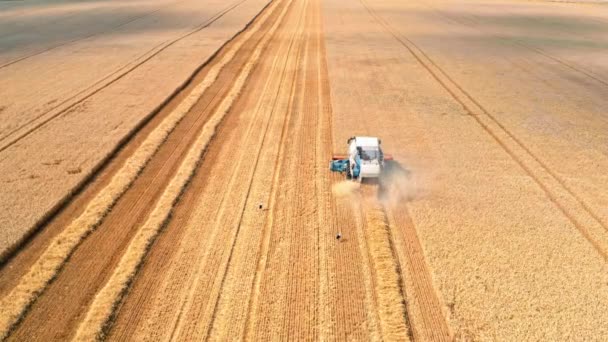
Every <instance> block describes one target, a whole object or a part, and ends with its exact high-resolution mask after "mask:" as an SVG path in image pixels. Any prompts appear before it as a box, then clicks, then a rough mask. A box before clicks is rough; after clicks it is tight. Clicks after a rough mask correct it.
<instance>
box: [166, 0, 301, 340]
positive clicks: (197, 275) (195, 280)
mask: <svg viewBox="0 0 608 342" xmlns="http://www.w3.org/2000/svg"><path fill="white" fill-rule="evenodd" d="M290 4H291V2H290V3H288V4H286V5H285V6H284V7H283V9H282V11H281V14H280V16H279V18H277V20H276V21H275V23H274V24H273V28H271V29H270V30H269V33H267V34H266V35H265V40H264V42H269V41H270V40H271V39H272V36H273V35H274V30H276V29H277V28H278V26H279V25H280V24H281V23H282V21H283V18H284V16H285V14H286V13H287V11H288V9H289V7H290ZM278 63H279V58H278V56H277V58H275V59H273V63H272V66H271V69H272V70H274V69H277V68H279V66H278ZM283 71H284V70H283ZM270 83H271V82H270V79H268V80H267V81H266V82H265V84H264V88H263V90H262V93H263V94H265V93H267V92H268V91H269V90H268V88H269V87H270ZM275 98H276V96H275ZM262 100H263V97H260V98H259V100H258V103H257V105H256V109H255V111H254V112H255V114H256V115H254V118H253V119H252V120H251V122H250V125H249V126H248V128H247V133H246V135H247V136H249V135H251V134H252V127H253V125H254V123H255V122H254V121H255V118H257V116H258V113H259V112H260V111H261V109H260V107H261V106H262ZM239 160H242V158H241V159H239ZM239 165H240V162H239ZM237 169H238V166H237V167H236V168H234V172H237ZM235 177H236V174H233V175H231V178H230V181H229V186H228V188H232V187H233V185H234V182H235ZM220 208H222V209H220V213H218V214H217V215H216V216H221V212H223V211H224V209H223V208H224V206H223V203H222V204H221V205H220ZM218 228H219V227H218V225H217V224H216V225H215V226H214V229H213V230H211V234H212V236H211V237H210V238H209V239H208V241H209V242H210V243H211V242H212V241H214V240H215V238H216V232H217V229H218ZM209 247H211V246H209ZM207 257H208V256H207V254H205V255H204V256H203V259H202V260H201V261H199V262H198V264H199V265H201V266H202V265H204V264H206V263H207ZM201 275H202V274H201V269H200V267H198V268H197V269H196V271H195V274H194V276H193V280H192V281H191V282H192V283H193V284H198V283H199V279H200V276H201ZM195 292H196V286H192V287H191V289H190V291H189V292H188V295H187V298H186V299H184V300H183V301H182V305H181V308H180V310H179V314H178V315H177V317H176V321H175V322H174V323H172V324H171V326H172V327H173V328H172V333H171V339H172V340H174V339H176V338H178V336H179V331H180V330H181V326H182V325H183V322H182V319H181V316H182V315H183V314H184V312H186V311H189V309H188V308H186V306H187V305H188V304H191V302H192V298H193V297H194V295H195Z"/></svg>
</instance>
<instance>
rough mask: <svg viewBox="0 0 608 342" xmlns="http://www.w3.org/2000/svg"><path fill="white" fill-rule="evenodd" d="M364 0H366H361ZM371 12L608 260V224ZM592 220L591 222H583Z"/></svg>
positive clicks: (451, 81) (462, 91) (370, 10)
mask: <svg viewBox="0 0 608 342" xmlns="http://www.w3.org/2000/svg"><path fill="white" fill-rule="evenodd" d="M361 2H362V3H364V2H363V0H361ZM364 6H365V7H366V9H367V10H368V12H369V13H370V15H371V16H372V17H373V18H374V19H375V20H376V21H377V22H378V24H379V25H380V26H382V27H383V29H384V30H386V31H387V33H389V34H390V35H392V36H393V37H394V38H395V39H396V40H397V41H398V42H399V43H400V44H401V45H403V47H404V48H406V49H407V50H408V51H409V52H410V53H411V54H412V56H413V57H414V58H415V59H416V60H417V61H418V62H419V63H420V64H421V66H423V67H424V68H425V69H426V70H427V71H428V72H429V74H430V75H431V76H432V77H433V78H434V79H435V80H436V81H437V82H438V83H439V84H440V85H441V86H442V87H443V88H444V89H445V90H446V91H447V92H448V93H449V94H450V96H452V98H454V100H455V101H457V102H458V103H459V104H460V105H461V106H462V107H463V108H464V110H465V111H466V112H467V113H468V115H469V116H470V117H472V118H473V119H474V120H475V122H476V123H477V124H479V126H480V127H481V128H482V129H483V130H484V131H485V132H487V133H488V135H490V137H491V138H492V139H493V140H494V141H496V143H497V144H499V145H500V146H501V148H502V149H503V150H504V151H505V152H506V153H507V154H508V155H509V156H510V157H511V158H512V159H513V160H514V161H515V162H516V163H517V164H518V165H519V166H520V167H521V168H522V169H523V170H524V171H525V172H526V173H527V174H528V175H529V176H530V178H531V179H532V180H533V181H534V182H535V183H536V184H537V185H538V186H539V188H540V189H541V190H542V191H543V192H544V193H545V195H546V196H547V197H548V198H549V200H551V202H553V203H554V204H555V206H556V207H557V209H559V211H561V212H562V214H563V215H564V216H565V217H567V218H568V220H569V221H570V222H571V223H572V225H573V226H574V228H576V229H577V230H578V231H579V232H580V234H581V235H582V236H583V237H584V238H585V239H586V240H587V241H588V242H589V243H590V244H591V245H592V246H593V248H594V249H595V250H596V252H597V253H598V254H599V255H600V256H601V257H602V258H603V259H604V260H605V261H607V262H608V234H606V233H608V226H607V225H606V224H605V223H604V222H603V221H602V220H601V219H600V218H599V216H598V215H597V214H596V213H595V212H593V211H592V210H591V208H590V207H589V206H588V205H587V204H586V203H585V202H584V201H583V200H582V199H581V198H580V197H579V196H578V195H577V194H576V193H575V192H573V191H572V190H571V189H570V188H569V187H568V186H567V185H566V184H565V183H564V181H563V180H562V179H561V178H560V177H559V176H558V175H557V174H556V173H555V172H554V171H552V170H551V169H550V168H549V167H548V166H547V165H546V164H545V163H543V162H542V161H541V159H540V158H539V157H538V156H536V155H535V154H534V153H532V151H531V150H530V149H529V148H528V147H527V146H526V145H525V144H524V143H523V142H522V141H521V140H519V139H518V138H517V137H516V136H515V135H514V134H513V133H512V132H510V131H509V130H508V129H507V128H506V127H505V126H504V125H503V124H502V123H501V122H500V121H499V120H498V119H497V118H496V117H495V116H493V115H492V114H491V113H490V112H489V111H487V110H486V109H485V108H484V107H483V106H482V105H481V104H480V103H479V102H478V101H477V100H475V99H474V98H473V97H472V96H471V95H470V94H469V93H468V92H467V91H466V90H464V89H463V88H462V87H461V86H460V85H459V84H458V83H456V81H454V80H453V79H452V78H451V77H450V76H449V75H448V74H447V73H446V72H445V71H444V70H443V69H441V68H440V67H439V66H438V65H437V64H436V63H435V62H434V61H433V60H432V59H431V58H430V57H429V56H428V55H427V54H426V53H424V51H423V50H422V49H420V48H419V47H418V46H417V45H416V44H415V43H413V42H412V41H411V40H409V39H407V38H406V37H403V36H402V35H400V34H399V33H397V32H396V31H395V30H394V29H393V28H392V27H391V26H390V24H388V23H387V22H386V21H385V20H384V19H383V18H381V17H380V16H379V15H378V14H376V13H375V12H374V11H373V9H371V8H370V7H369V6H367V5H366V4H365V3H364ZM583 222H590V223H591V224H587V225H586V224H583Z"/></svg>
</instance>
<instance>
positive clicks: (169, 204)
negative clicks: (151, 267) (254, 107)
mask: <svg viewBox="0 0 608 342" xmlns="http://www.w3.org/2000/svg"><path fill="white" fill-rule="evenodd" d="M264 13H265V15H268V13H269V12H267V11H264ZM263 47H264V45H262V46H260V45H258V47H257V48H256V51H255V52H254V56H252V57H253V58H251V59H250V60H249V61H248V63H247V64H246V65H245V66H244V67H243V69H242V70H241V73H240V74H239V76H238V78H237V79H236V81H235V83H234V84H233V86H232V88H231V90H230V93H229V94H228V95H227V96H226V97H225V98H224V100H223V101H222V102H221V104H220V106H219V107H218V108H217V109H216V111H215V113H214V114H213V116H212V117H211V118H210V119H209V121H208V122H207V123H206V124H205V126H204V127H203V129H202V130H201V132H200V134H199V136H198V137H197V140H196V141H195V142H194V143H193V145H192V147H191V148H190V150H189V151H188V154H187V156H186V158H185V159H184V161H183V162H182V165H180V168H179V170H178V171H177V172H176V174H175V176H174V178H173V179H172V180H171V182H170V183H169V185H168V186H167V188H166V189H165V191H164V192H163V194H162V196H161V198H160V199H159V200H158V202H157V203H156V205H155V207H154V209H153V211H152V213H151V214H150V216H149V217H148V219H147V220H146V222H145V223H144V224H143V225H142V227H141V228H140V230H139V231H138V232H137V234H136V236H135V237H134V238H133V240H132V241H131V243H130V245H129V247H128V249H127V251H126V252H125V253H124V254H123V256H122V258H121V260H120V262H119V264H118V266H117V267H116V269H115V271H114V273H113V274H112V276H111V277H110V279H109V280H108V282H107V283H106V284H105V285H104V287H103V288H102V289H101V290H100V291H99V292H98V293H97V295H96V296H95V298H94V300H93V302H92V303H91V305H90V307H89V310H88V312H87V314H86V317H85V319H84V320H83V321H82V322H81V324H80V326H79V327H78V329H77V332H76V337H75V338H74V339H75V340H79V341H81V340H87V341H90V340H94V339H97V338H99V337H102V336H103V332H104V329H105V328H106V325H107V324H108V322H109V320H110V319H111V316H112V314H113V311H114V309H115V308H116V306H117V304H118V303H119V302H120V300H121V299H122V295H123V294H124V292H125V291H126V289H127V288H128V286H129V284H130V283H131V281H132V277H133V276H134V275H135V274H136V272H137V270H138V268H139V266H140V264H141V263H142V262H143V259H144V258H145V255H146V254H147V251H148V249H149V247H150V245H151V244H152V243H153V241H154V239H155V237H156V236H157V235H158V233H159V232H160V230H161V229H162V228H163V227H164V226H165V225H166V223H167V222H168V220H169V219H170V214H171V212H172V210H173V207H174V205H175V203H177V201H178V200H179V198H180V196H181V194H182V193H183V191H184V189H185V188H186V186H187V185H188V183H189V181H190V179H191V178H192V176H193V175H194V173H195V171H196V169H197V167H198V165H199V163H200V161H201V159H202V158H203V157H204V153H205V150H206V148H207V146H208V144H209V142H210V141H211V140H212V139H213V137H214V135H215V133H216V129H217V127H218V126H219V125H220V124H221V122H222V121H223V119H224V117H225V115H226V114H227V113H228V112H229V111H230V109H231V108H232V105H233V103H234V101H235V100H236V99H237V98H238V96H239V95H240V92H241V90H242V89H243V87H244V85H245V82H246V81H247V80H248V78H249V76H250V74H251V71H252V70H253V68H254V67H255V65H256V64H257V60H258V58H259V55H260V54H261V51H262V50H263Z"/></svg>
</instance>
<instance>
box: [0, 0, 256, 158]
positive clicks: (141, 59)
mask: <svg viewBox="0 0 608 342" xmlns="http://www.w3.org/2000/svg"><path fill="white" fill-rule="evenodd" d="M245 1H248V0H240V2H236V3H233V5H231V6H228V7H227V8H225V9H224V10H222V11H220V12H218V13H217V14H215V15H214V16H212V17H211V18H209V19H208V20H206V21H205V22H204V23H203V24H201V25H199V26H198V27H196V28H195V29H194V30H191V31H189V32H187V33H186V34H183V35H181V36H179V37H177V38H174V39H168V40H166V41H164V42H162V43H160V44H158V45H156V46H154V47H153V48H152V49H150V50H148V51H146V52H145V53H143V54H142V55H140V56H138V57H136V58H135V59H133V60H131V61H129V62H127V63H126V64H124V65H123V66H122V67H120V68H118V69H116V70H114V71H113V72H111V73H109V74H108V75H106V76H104V77H102V78H101V79H99V80H97V81H95V82H94V83H93V84H91V85H89V86H88V87H86V88H85V89H83V90H81V91H79V92H77V93H76V94H74V95H72V96H71V97H69V98H67V99H65V100H63V101H61V102H60V103H59V104H57V105H56V106H54V107H53V108H51V109H49V110H47V111H45V112H43V113H41V114H38V115H37V116H35V117H34V118H32V119H30V120H28V121H27V122H26V123H25V124H23V125H21V126H20V127H18V128H16V129H14V130H13V131H11V132H10V133H9V134H7V135H5V136H3V137H2V138H0V141H4V140H6V139H7V138H8V137H10V136H11V135H13V134H14V133H15V132H17V131H20V130H21V129H23V128H24V127H26V126H27V125H29V124H30V123H32V122H35V121H36V120H38V119H40V118H42V117H44V116H46V115H47V114H49V113H51V112H53V111H55V110H57V112H56V113H53V114H51V115H50V116H49V117H48V118H46V119H44V120H42V121H41V122H39V123H37V124H35V125H34V126H33V127H31V128H29V129H27V130H26V131H25V132H24V133H23V134H21V135H19V136H17V137H16V138H15V139H12V140H10V141H9V142H7V143H4V144H3V145H2V146H1V147H0V153H2V152H4V151H5V150H7V149H8V148H10V147H11V146H13V145H15V144H16V143H18V142H19V141H21V140H23V139H24V138H26V137H27V136H29V135H30V134H32V133H34V132H35V131H37V130H38V129H39V128H41V127H43V126H45V125H46V124H47V123H49V122H50V121H52V120H54V119H56V118H58V117H60V116H62V115H64V114H66V115H67V114H69V113H70V112H71V109H73V108H75V107H76V106H77V105H79V104H81V103H83V102H84V101H86V100H88V99H89V98H91V97H93V96H94V95H96V94H98V93H99V92H101V91H102V90H104V89H106V88H107V87H109V86H111V85H112V84H114V83H115V82H117V81H119V80H120V79H122V78H123V77H125V76H127V75H128V74H130V73H131V72H132V71H134V70H136V69H137V68H139V67H140V66H142V65H143V64H145V63H146V62H148V61H149V60H151V59H152V58H154V57H156V56H157V55H158V54H160V53H161V52H163V51H165V50H166V49H168V48H169V47H171V46H173V45H174V44H176V43H178V42H179V41H181V40H182V39H185V38H187V37H189V36H191V35H193V34H195V33H197V32H199V31H201V30H203V29H205V28H207V27H209V26H211V25H212V24H213V23H215V22H216V21H217V20H219V19H220V18H222V17H223V16H224V15H226V14H227V13H228V12H230V11H232V10H233V9H234V8H236V7H238V6H239V5H241V4H242V3H244V2H245ZM237 34H238V33H237ZM209 59H211V58H209ZM132 63H135V64H132ZM130 64H132V65H131V66H130ZM123 69H126V71H124V72H121V70H123ZM115 74H118V76H116V77H112V76H113V75H115ZM110 78H111V79H110ZM107 79H110V80H109V81H108V82H106V83H104V81H105V80H107ZM98 84H101V85H100V86H99V87H97V88H95V87H96V86H97V85H98ZM91 88H94V89H93V90H92V91H91V92H89V93H87V94H86V95H84V96H82V97H80V98H78V99H76V100H75V101H74V102H72V103H69V104H67V105H66V107H64V108H60V107H61V106H63V105H65V104H66V103H68V102H69V101H71V100H73V99H75V98H77V97H78V96H79V95H81V94H82V93H85V92H87V91H88V90H89V89H91ZM58 108H59V109H58Z"/></svg>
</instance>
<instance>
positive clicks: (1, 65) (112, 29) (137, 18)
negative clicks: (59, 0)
mask: <svg viewBox="0 0 608 342" xmlns="http://www.w3.org/2000/svg"><path fill="white" fill-rule="evenodd" d="M184 1H188V0H180V1H176V2H172V3H169V4H167V5H165V6H161V7H159V8H157V9H155V10H152V11H148V12H146V13H143V14H140V15H135V16H131V17H128V18H127V20H125V21H123V22H121V23H119V24H117V25H114V26H112V27H110V28H107V29H105V30H103V31H100V32H95V33H91V34H89V35H86V36H84V37H79V38H75V39H71V40H68V41H66V42H63V43H60V44H57V45H53V46H51V47H48V48H46V49H42V50H39V51H36V52H33V53H30V54H28V55H25V56H22V57H18V58H15V59H13V60H10V61H8V62H5V63H3V64H0V70H2V69H4V68H6V67H9V66H11V65H13V64H16V63H19V62H21V61H24V60H26V59H29V58H32V57H35V56H39V55H41V54H44V53H46V52H49V51H52V50H55V49H58V48H60V47H63V46H67V45H70V44H74V43H77V42H81V41H85V40H87V39H90V38H93V37H97V36H100V35H103V34H105V33H108V32H112V31H115V30H117V29H119V28H121V27H123V26H126V25H129V24H131V23H133V22H136V21H138V20H139V19H142V18H145V17H148V16H150V15H153V14H155V13H157V12H159V11H161V10H163V9H164V8H166V7H169V6H174V5H176V4H178V3H181V2H184ZM78 14H79V13H77V14H73V15H70V16H69V17H74V16H77V15H78ZM64 19H67V18H64ZM57 21H58V20H57ZM52 22H56V21H52ZM37 26H38V25H35V26H32V27H30V28H28V29H24V30H22V31H17V32H13V33H11V34H9V35H4V36H0V38H4V37H8V36H11V35H16V34H19V33H22V32H25V31H27V30H29V29H31V28H34V27H37ZM2 140H3V138H0V141H2Z"/></svg>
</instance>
